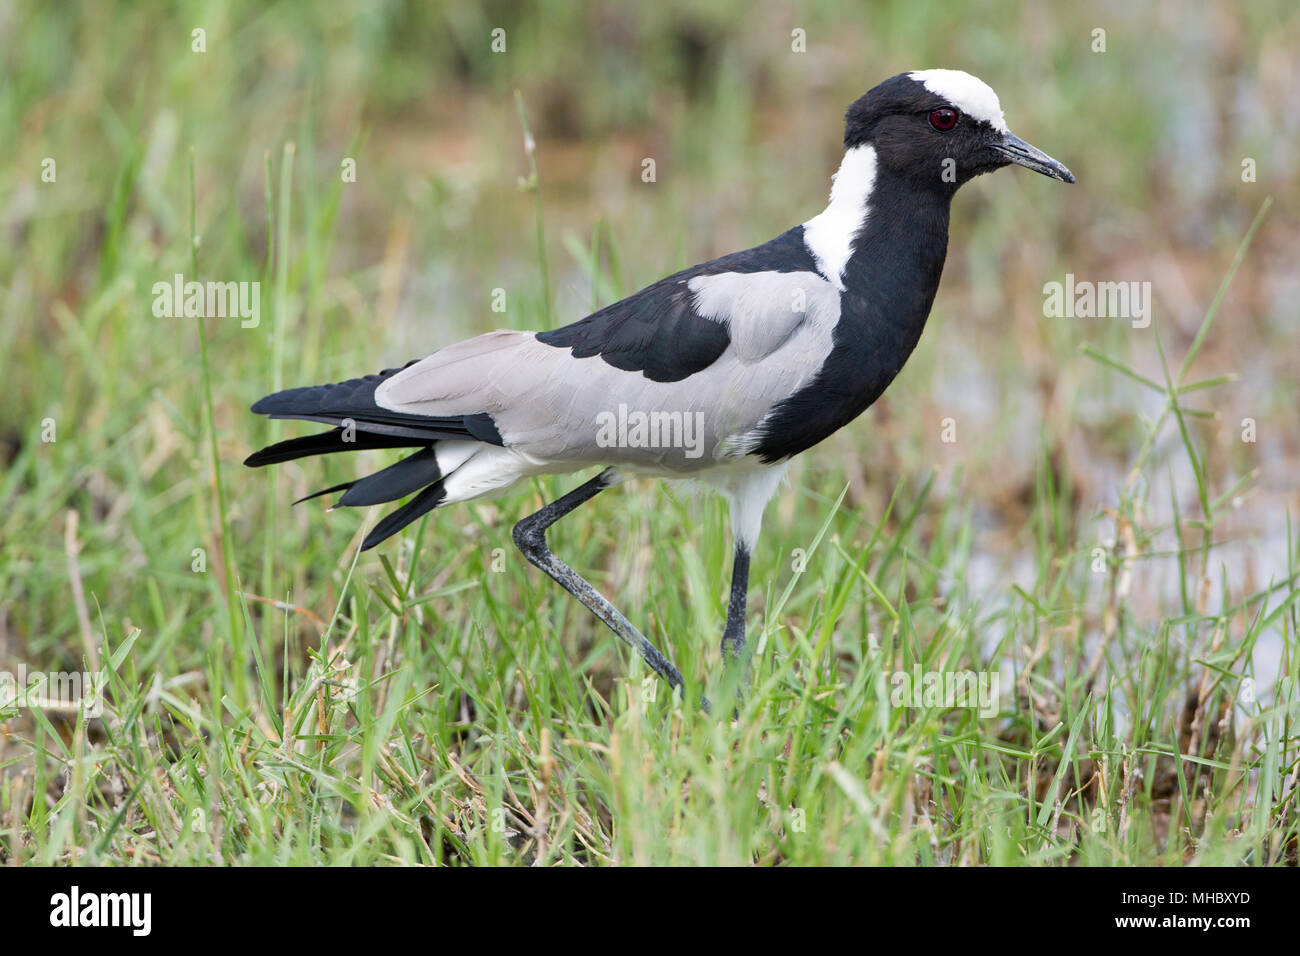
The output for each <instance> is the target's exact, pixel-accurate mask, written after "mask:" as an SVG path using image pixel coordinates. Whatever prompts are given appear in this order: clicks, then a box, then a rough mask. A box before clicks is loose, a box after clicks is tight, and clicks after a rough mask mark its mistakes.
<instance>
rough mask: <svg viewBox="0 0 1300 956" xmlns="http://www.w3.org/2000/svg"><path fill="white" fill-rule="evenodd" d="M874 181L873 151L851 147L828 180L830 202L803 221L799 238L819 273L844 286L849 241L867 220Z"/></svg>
mask: <svg viewBox="0 0 1300 956" xmlns="http://www.w3.org/2000/svg"><path fill="white" fill-rule="evenodd" d="M875 184H876V151H875V150H874V149H872V148H871V147H870V146H855V147H853V148H852V149H850V150H849V151H848V152H846V153H845V154H844V159H843V160H842V161H841V162H840V168H839V171H838V172H836V173H835V176H834V177H833V178H832V179H831V201H830V203H829V204H828V205H827V207H826V209H825V210H823V211H822V212H821V213H819V214H818V215H816V216H814V217H813V218H811V219H809V220H808V221H807V222H805V223H804V224H803V241H804V245H806V246H807V247H808V251H809V252H811V253H812V255H813V258H814V259H816V260H817V268H818V269H819V270H821V274H822V275H824V276H825V277H826V278H827V279H829V280H830V281H831V283H832V284H834V286H835V288H837V289H839V290H841V291H843V289H844V267H845V266H847V265H848V262H849V256H851V255H853V240H854V239H856V238H857V235H858V233H859V232H861V231H862V226H863V225H864V224H865V223H866V221H867V214H868V212H869V211H870V210H869V208H868V203H869V202H870V199H871V189H872V187H873V186H874V185H875Z"/></svg>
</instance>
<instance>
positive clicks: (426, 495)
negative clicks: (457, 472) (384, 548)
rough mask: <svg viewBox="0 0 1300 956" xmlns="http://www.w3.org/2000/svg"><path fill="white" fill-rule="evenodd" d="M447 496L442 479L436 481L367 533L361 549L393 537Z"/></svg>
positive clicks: (371, 546) (366, 549) (367, 548)
mask: <svg viewBox="0 0 1300 956" xmlns="http://www.w3.org/2000/svg"><path fill="white" fill-rule="evenodd" d="M446 497H447V489H446V488H444V487H443V485H442V480H441V479H439V480H438V481H435V482H434V483H433V484H431V485H430V486H429V487H428V488H425V489H424V490H423V491H422V492H420V493H419V494H418V495H416V496H415V497H414V498H412V499H411V500H410V501H408V502H407V503H406V504H404V505H402V507H400V508H398V509H397V510H396V511H394V512H392V513H391V514H388V515H385V516H384V519H383V520H382V521H380V522H379V524H377V525H375V526H374V528H373V529H371V531H370V534H368V535H366V540H365V541H363V542H362V543H361V550H362V551H369V550H370V549H371V548H373V547H374V546H375V545H377V544H379V543H380V542H382V541H384V540H385V539H386V538H391V537H392V536H393V535H395V534H397V532H399V531H401V530H402V529H403V528H405V527H406V526H407V525H408V524H410V523H411V522H412V521H414V520H415V519H416V518H418V517H420V516H421V515H423V514H426V513H427V512H429V511H432V510H433V509H434V508H436V507H438V505H439V504H440V503H441V502H442V500H443V499H444V498H446Z"/></svg>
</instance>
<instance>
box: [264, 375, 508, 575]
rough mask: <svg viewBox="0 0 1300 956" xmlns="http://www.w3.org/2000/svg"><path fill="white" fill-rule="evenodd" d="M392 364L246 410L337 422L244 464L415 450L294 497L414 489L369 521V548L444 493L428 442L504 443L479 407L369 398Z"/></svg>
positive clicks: (353, 500)
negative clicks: (429, 411) (414, 407)
mask: <svg viewBox="0 0 1300 956" xmlns="http://www.w3.org/2000/svg"><path fill="white" fill-rule="evenodd" d="M399 371H401V369H385V370H384V371H382V372H380V373H379V374H378V375H367V376H365V377H363V378H354V379H351V380H349V381H346V382H339V383H337V384H334V385H313V386H310V387H307V388H290V389H286V390H284V391H280V392H276V393H274V394H272V395H267V396H266V397H265V398H262V399H259V400H258V401H257V402H256V403H255V404H254V405H253V409H252V410H253V411H254V412H255V413H257V414H259V415H267V416H269V417H271V418H292V419H300V420H303V421H314V422H323V423H325V424H327V425H336V426H340V427H336V428H334V429H333V430H331V431H327V432H323V433H319V434H315V435H304V436H302V437H300V438H290V439H288V440H287V441H281V442H276V443H275V444H274V445H268V446H267V447H266V448H263V449H262V450H261V451H257V452H254V453H253V454H251V455H249V456H248V458H247V459H245V461H244V464H246V465H248V466H249V467H252V468H257V467H260V466H262V465H272V464H279V463H281V462H286V461H294V460H296V459H299V458H306V457H308V456H311V455H330V454H333V453H335V452H340V451H356V450H362V449H372V448H417V449H419V450H418V451H416V452H415V453H414V454H412V455H409V456H407V457H406V458H403V459H402V460H401V461H399V462H397V463H396V464H394V465H390V466H389V467H387V468H384V469H383V470H381V471H377V472H375V473H374V474H373V475H368V476H366V477H364V478H360V479H357V480H355V481H348V482H344V483H343V484H339V485H334V486H333V487H331V488H325V489H322V490H321V491H317V492H315V493H314V494H310V495H307V497H305V498H300V499H299V501H307V500H310V499H312V498H316V497H319V496H320V495H326V494H331V493H333V492H337V491H342V492H343V494H342V496H340V498H339V499H338V503H339V504H340V505H373V504H380V503H381V502H387V501H396V500H398V499H399V498H404V497H406V496H407V495H412V494H414V497H412V498H411V499H410V500H409V501H407V502H406V504H404V505H402V506H401V507H399V508H398V509H397V510H396V511H394V512H392V513H391V514H388V515H385V516H384V518H383V519H382V520H381V521H380V522H379V524H377V525H375V527H374V528H373V529H372V530H371V532H370V533H369V534H368V535H367V536H366V539H365V541H364V543H363V544H362V546H361V547H362V550H369V549H370V548H373V547H374V546H375V545H377V544H379V543H380V542H381V541H384V540H385V539H387V538H389V537H391V536H393V535H395V534H397V533H398V532H399V531H401V530H402V529H403V528H405V527H406V526H407V525H408V524H410V523H411V522H412V521H414V520H416V519H417V518H419V517H420V516H421V515H424V514H426V513H427V512H429V511H431V510H432V509H434V508H436V507H437V506H438V505H439V504H441V503H442V502H443V501H444V500H446V497H447V490H446V488H445V487H444V485H443V479H444V476H443V475H442V473H441V472H440V471H439V469H438V460H437V457H436V453H435V452H434V448H433V446H434V444H435V443H436V442H439V441H444V440H450V441H467V440H469V441H480V442H484V443H487V444H491V445H498V446H500V445H503V444H504V442H503V441H502V439H501V434H500V432H498V431H497V427H496V423H495V422H494V421H493V420H492V417H491V416H490V415H488V414H487V413H483V412H480V413H477V414H471V415H450V416H445V417H441V416H432V415H418V414H411V413H407V412H400V411H394V410H392V409H389V408H384V407H381V406H380V405H379V404H377V403H376V401H375V389H376V388H377V387H378V386H379V385H380V384H382V383H383V382H384V381H385V380H386V379H388V378H390V377H391V376H393V375H395V374H397V373H398V372H399ZM421 489H423V490H421ZM299 501H296V502H294V504H298V503H299Z"/></svg>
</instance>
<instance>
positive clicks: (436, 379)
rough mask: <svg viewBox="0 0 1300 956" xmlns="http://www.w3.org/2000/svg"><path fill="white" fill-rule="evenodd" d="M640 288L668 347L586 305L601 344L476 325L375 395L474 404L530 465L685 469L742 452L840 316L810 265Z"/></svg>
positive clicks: (443, 409) (816, 357) (817, 354)
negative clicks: (657, 315)
mask: <svg viewBox="0 0 1300 956" xmlns="http://www.w3.org/2000/svg"><path fill="white" fill-rule="evenodd" d="M646 293H654V294H655V295H657V296H659V297H660V298H661V301H662V303H663V306H662V308H663V309H664V311H665V312H666V313H669V314H671V315H672V316H673V319H672V322H673V323H675V324H674V326H673V333H672V334H671V335H670V336H669V337H668V338H669V339H671V344H672V345H673V349H672V350H666V349H665V346H666V344H667V342H666V340H665V335H664V332H663V325H662V324H658V325H656V324H655V323H654V322H653V321H644V323H643V324H644V326H645V328H644V330H642V329H640V328H637V327H636V326H634V325H631V324H630V321H631V320H628V319H626V318H623V317H622V315H623V314H621V313H619V312H617V311H613V312H611V311H610V310H611V309H612V310H617V307H618V305H619V304H617V303H616V305H615V306H611V307H610V309H607V310H602V313H598V314H597V315H598V316H601V315H604V316H606V319H605V321H606V322H607V323H608V324H609V327H610V329H611V330H613V331H611V332H610V333H609V334H607V335H606V336H605V339H604V340H603V341H602V339H601V338H600V336H599V334H598V333H599V331H600V329H599V327H598V326H594V325H593V324H592V323H590V322H587V324H586V325H585V326H584V325H583V324H582V323H575V324H574V326H568V327H566V329H564V330H557V332H565V331H567V330H571V329H576V328H581V329H583V332H582V335H583V337H582V338H581V340H579V339H578V337H577V336H576V334H570V335H568V336H563V335H560V336H557V335H556V334H555V333H540V334H537V333H532V332H516V331H500V332H489V333H488V334H486V335H480V336H478V337H476V338H473V339H469V340H467V341H464V342H460V343H457V344H456V345H452V346H449V347H447V348H444V349H442V350H440V351H438V352H435V353H434V354H433V355H431V356H429V357H428V358H426V359H424V360H422V361H420V362H417V363H415V364H414V365H412V366H410V367H409V368H406V369H404V370H403V371H401V372H399V373H397V374H396V375H394V376H393V377H392V378H390V379H388V380H386V381H385V382H383V384H381V385H380V386H379V387H378V388H377V389H376V391H375V400H376V402H377V403H378V404H379V405H380V406H382V407H385V408H388V409H391V410H393V411H395V412H401V413H408V414H418V415H427V416H454V415H474V414H480V413H486V414H487V415H489V416H490V417H491V418H492V421H493V422H494V424H495V425H496V428H497V431H498V432H499V433H500V435H501V439H502V441H503V443H504V445H505V447H506V448H508V449H511V450H512V451H514V452H515V453H516V454H519V455H521V456H523V457H524V458H525V459H526V460H528V461H530V462H533V463H535V464H536V465H538V466H539V467H543V466H545V465H547V464H552V463H564V464H566V465H572V466H574V467H577V466H580V465H583V464H615V465H620V466H625V467H627V468H629V469H630V470H634V471H637V470H639V471H643V472H646V473H660V474H680V473H690V472H693V471H698V470H701V469H704V468H708V467H711V466H712V465H714V464H717V463H719V462H720V461H721V460H722V459H724V458H727V457H731V456H735V455H740V454H744V453H746V452H747V451H749V450H750V446H751V445H752V441H753V438H752V433H753V432H754V429H755V428H756V427H757V426H758V425H759V424H760V423H761V422H762V420H763V418H764V417H765V416H766V415H767V413H768V412H769V411H770V410H771V409H772V408H773V406H774V405H776V404H777V403H779V402H781V401H782V400H784V399H786V398H788V397H789V396H790V395H792V394H794V393H795V392H796V391H798V390H799V389H800V388H801V387H802V386H803V385H805V384H807V383H808V382H809V381H810V380H811V379H812V378H813V377H814V376H815V375H816V374H817V371H818V370H819V369H820V368H821V366H822V363H823V362H824V361H825V359H826V356H827V355H829V353H830V350H831V346H832V337H833V334H834V329H835V324H836V321H837V320H838V318H839V308H840V304H839V292H838V291H837V290H836V289H835V288H834V287H833V286H832V285H831V284H830V283H828V282H827V281H826V280H825V279H823V278H822V277H821V276H820V275H817V274H816V273H811V272H775V271H769V272H747V273H746V272H723V273H715V274H711V275H695V276H693V277H689V278H687V277H672V279H671V280H665V283H660V284H657V286H652V287H650V289H647V290H646ZM634 298H635V297H634ZM628 301H629V302H633V300H628ZM632 307H635V308H640V309H641V310H642V311H643V312H644V311H646V310H649V309H652V308H654V307H655V303H654V302H650V303H647V302H644V301H642V302H639V303H633V306H632ZM584 321H586V320H584ZM700 323H705V324H706V325H701V324H700ZM714 325H716V327H717V332H718V333H719V334H713V333H711V332H710V331H709V328H708V326H714ZM721 333H725V334H721ZM656 335H657V336H658V340H657V344H656V342H655V336H656ZM684 340H685V345H686V347H685V348H684V346H683V341H684ZM692 343H699V344H698V345H695V347H694V348H691V347H690V346H691V345H692ZM602 346H604V350H603V351H602ZM665 354H671V355H672V356H673V359H672V362H671V363H666V362H665V361H664V359H663V356H664V355H665ZM614 363H617V364H614ZM629 365H630V366H634V367H620V366H629ZM635 366H639V367H635ZM683 366H685V368H683ZM690 366H698V367H697V368H694V369H691V370H689V371H686V369H689V368H690ZM656 370H658V371H657V373H656ZM652 374H657V377H656V378H652V377H651V375H652Z"/></svg>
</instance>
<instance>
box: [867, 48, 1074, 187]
mask: <svg viewBox="0 0 1300 956" xmlns="http://www.w3.org/2000/svg"><path fill="white" fill-rule="evenodd" d="M844 145H845V147H846V148H850V149H851V148H853V147H858V146H870V147H871V148H872V149H874V150H875V153H876V162H877V163H878V164H879V165H880V166H882V167H884V168H886V169H889V170H890V171H892V172H893V173H894V174H896V175H898V176H900V177H902V178H904V179H907V180H910V181H912V182H914V183H915V184H916V185H917V186H919V187H920V188H923V189H932V190H936V191H939V192H946V193H948V194H951V193H953V192H955V191H956V189H957V187H958V186H960V185H961V184H962V183H964V182H967V181H968V180H970V179H973V178H974V177H976V176H978V175H980V174H981V173H987V172H992V171H993V170H995V169H999V168H1001V167H1003V166H1009V165H1011V164H1012V163H1015V164H1016V165H1019V166H1024V167H1026V168H1028V169H1032V170H1035V171H1036V172H1040V173H1042V174H1043V175H1045V176H1050V177H1051V178H1053V179H1059V180H1060V181H1061V182H1066V183H1072V182H1074V175H1073V174H1072V173H1071V172H1070V171H1069V170H1068V169H1066V168H1065V167H1064V166H1063V165H1061V164H1060V163H1058V162H1057V161H1056V160H1054V159H1052V157H1050V156H1048V155H1047V154H1046V153H1044V152H1042V151H1041V150H1038V149H1035V148H1034V147H1033V146H1030V145H1029V144H1028V143H1026V142H1025V141H1024V140H1022V139H1021V138H1020V137H1018V136H1015V135H1014V134H1012V133H1011V132H1010V131H1009V130H1008V129H1007V126H1006V121H1005V120H1004V119H1003V117H1002V106H1001V104H1000V103H999V102H998V96H997V94H996V93H994V92H993V90H992V89H990V88H989V87H988V86H987V85H986V84H985V83H983V82H981V81H980V80H978V79H976V78H975V77H973V76H971V75H970V74H969V73H963V72H961V71H960V70H920V71H917V72H913V73H900V74H898V76H895V77H892V78H890V79H888V80H885V81H884V82H883V83H881V84H880V85H878V86H876V87H875V88H874V89H872V90H870V91H869V92H868V93H867V94H866V95H864V96H863V97H862V98H861V99H859V100H858V101H857V102H855V103H854V104H853V105H852V106H850V107H849V110H848V113H847V114H845V124H844Z"/></svg>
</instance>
